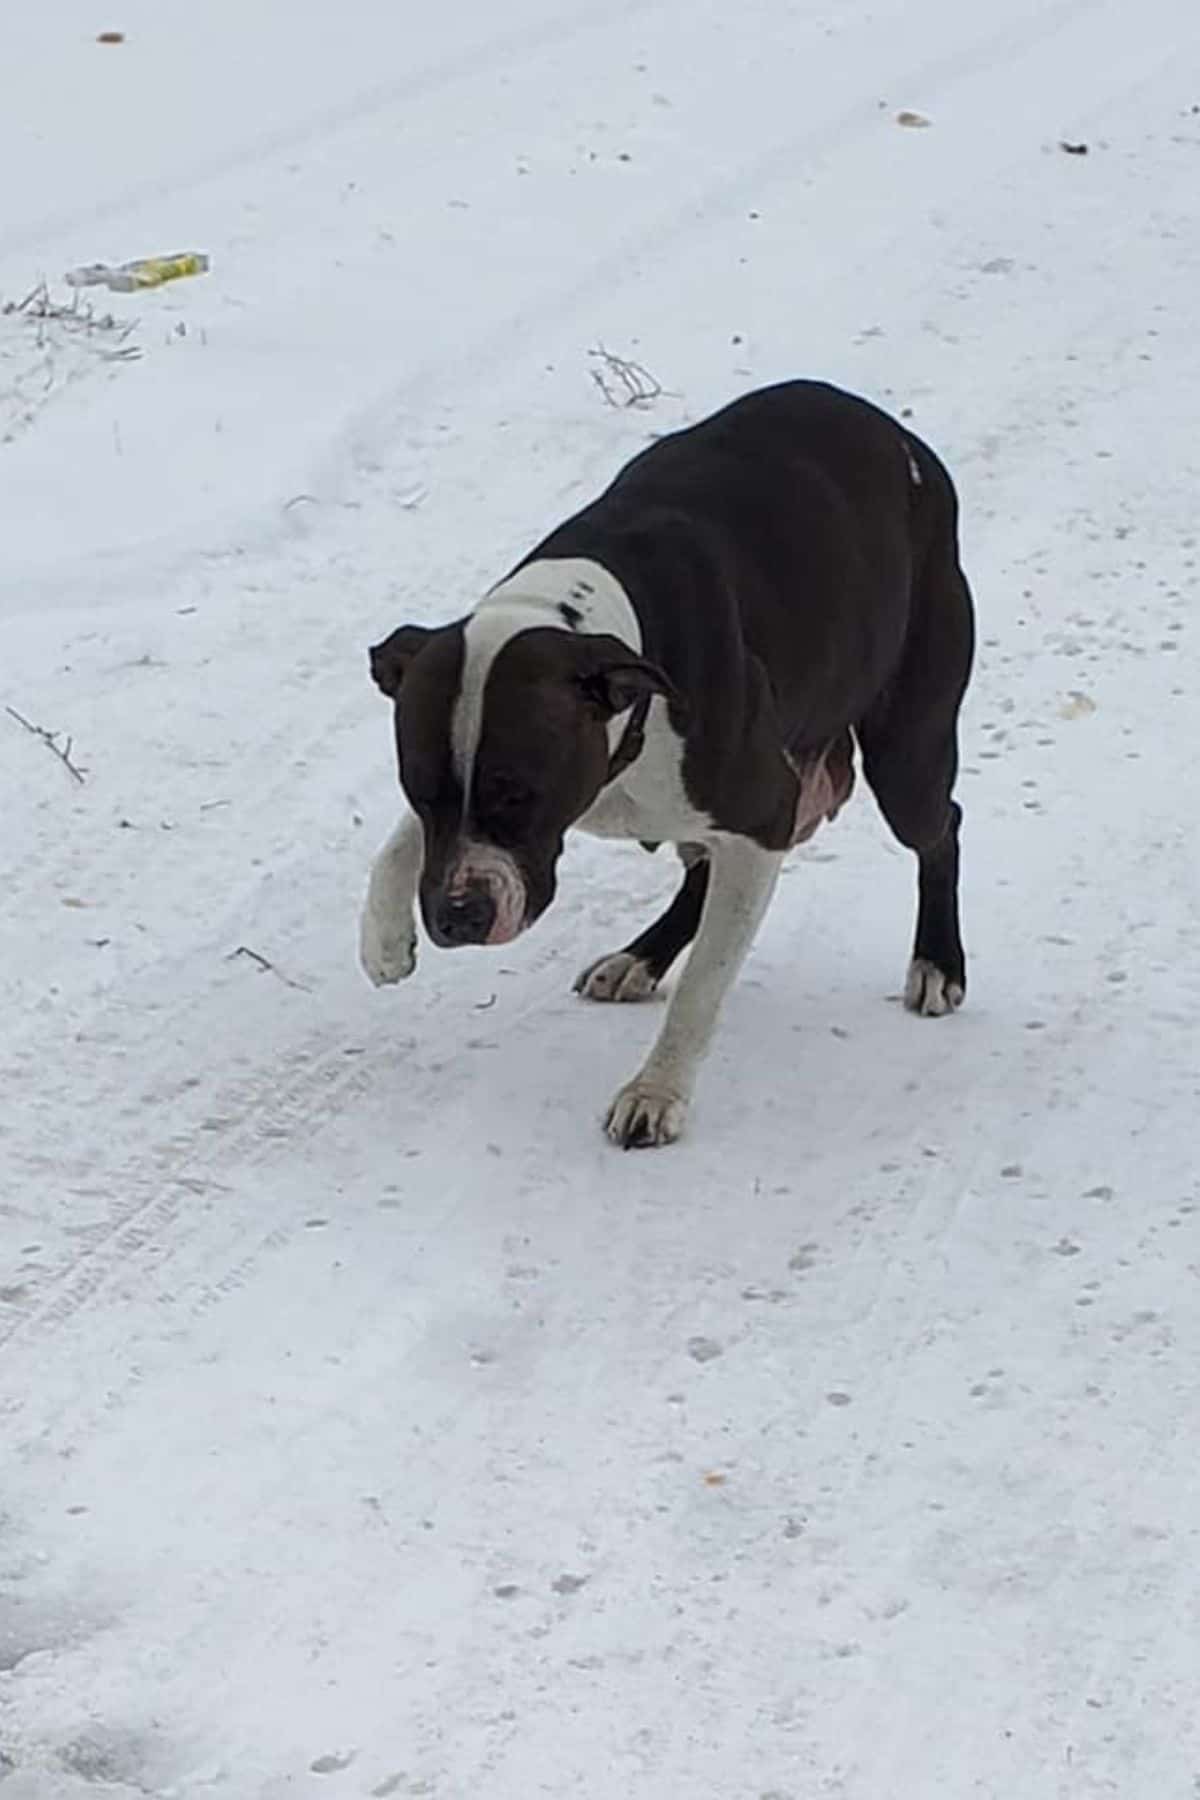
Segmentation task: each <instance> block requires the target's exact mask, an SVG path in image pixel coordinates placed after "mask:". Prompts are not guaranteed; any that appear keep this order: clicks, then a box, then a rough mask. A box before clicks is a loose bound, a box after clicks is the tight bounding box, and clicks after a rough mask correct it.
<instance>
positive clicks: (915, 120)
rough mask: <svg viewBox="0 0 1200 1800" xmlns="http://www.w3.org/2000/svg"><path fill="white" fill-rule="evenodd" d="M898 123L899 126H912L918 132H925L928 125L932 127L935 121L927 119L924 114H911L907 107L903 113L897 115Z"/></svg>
mask: <svg viewBox="0 0 1200 1800" xmlns="http://www.w3.org/2000/svg"><path fill="white" fill-rule="evenodd" d="M896 123H897V125H910V126H913V127H914V128H916V129H918V130H923V129H924V127H925V126H926V125H932V124H933V120H932V119H927V118H926V117H925V114H924V113H919V112H909V111H908V109H907V107H906V108H905V109H904V111H903V112H898V113H897V114H896Z"/></svg>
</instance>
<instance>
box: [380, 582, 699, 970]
mask: <svg viewBox="0 0 1200 1800" xmlns="http://www.w3.org/2000/svg"><path fill="white" fill-rule="evenodd" d="M528 621H529V613H528V610H527V609H516V608H513V609H509V608H507V607H501V606H496V607H488V608H485V609H481V612H480V614H479V615H477V616H476V617H473V618H472V619H470V620H468V621H466V623H465V625H464V624H457V625H450V626H446V627H444V628H443V629H442V630H440V631H426V630H423V629H422V628H421V627H419V626H405V627H402V628H401V630H400V631H398V632H394V633H393V634H392V636H391V637H390V638H388V639H387V640H386V641H385V642H384V643H383V644H380V645H377V646H376V647H375V649H374V650H373V651H372V653H371V666H372V672H373V674H374V676H375V679H376V681H377V682H378V683H379V685H380V687H382V688H383V689H384V692H385V693H388V694H390V695H391V696H392V697H393V698H394V699H395V702H396V741H397V749H398V754H399V761H400V779H401V785H402V786H403V787H404V790H405V792H406V793H407V795H408V798H409V800H410V802H411V803H412V806H413V810H414V811H415V812H416V813H417V815H418V817H419V818H420V821H421V826H422V831H423V835H424V852H425V853H424V862H423V869H422V875H421V886H420V902H421V912H422V916H423V918H424V920H425V926H426V929H427V931H428V932H429V935H430V937H431V938H432V939H433V941H434V942H435V943H437V944H441V945H443V946H445V947H453V946H457V945H461V944H504V943H510V942H511V941H512V939H513V938H515V937H516V936H517V935H518V934H519V933H520V932H521V931H523V930H525V929H526V928H527V927H528V926H529V925H531V924H532V923H533V921H534V920H535V919H537V918H538V917H540V915H541V914H542V913H543V912H544V911H545V910H546V908H547V907H548V906H549V904H550V902H551V900H552V899H553V898H554V892H555V884H556V871H557V865H558V859H559V856H560V855H561V853H562V846H563V837H564V834H565V833H566V831H567V829H568V828H569V827H570V826H571V825H572V824H574V822H575V821H576V820H577V819H578V818H580V817H581V816H582V815H583V814H584V813H585V812H586V811H587V810H588V808H589V807H590V806H591V804H592V802H593V801H594V800H595V798H596V795H597V794H598V793H599V791H600V789H601V787H602V786H603V784H604V781H605V778H606V776H607V773H608V767H609V755H610V745H609V726H610V724H611V722H612V720H613V719H614V718H615V717H616V716H617V715H618V714H619V713H621V712H623V711H625V710H626V709H627V708H628V707H630V706H632V705H633V704H634V702H635V701H636V700H637V699H638V698H639V697H640V696H642V695H647V694H652V693H665V692H667V688H668V684H667V682H666V680H665V678H664V677H663V676H662V675H661V674H660V673H659V671H657V670H656V669H654V668H653V667H652V666H651V665H650V664H648V663H646V662H644V661H643V660H642V659H641V658H640V657H638V656H637V655H636V654H635V653H634V652H632V651H631V650H629V649H628V647H627V646H626V645H624V644H622V643H621V642H620V640H619V639H616V638H612V637H609V636H607V635H604V634H590V633H589V634H581V633H577V632H573V631H570V630H567V629H562V628H556V627H553V626H546V625H541V624H534V625H532V626H531V625H530V624H529V622H528Z"/></svg>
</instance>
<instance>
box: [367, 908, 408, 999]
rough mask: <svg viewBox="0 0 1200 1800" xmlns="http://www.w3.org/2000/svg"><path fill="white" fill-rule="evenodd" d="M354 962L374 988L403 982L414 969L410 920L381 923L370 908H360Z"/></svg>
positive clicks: (393, 920)
mask: <svg viewBox="0 0 1200 1800" xmlns="http://www.w3.org/2000/svg"><path fill="white" fill-rule="evenodd" d="M358 960H359V962H360V963H361V964H362V966H363V969H364V971H365V972H366V974H367V976H368V977H369V979H370V980H371V981H373V982H374V984H375V986H376V987H389V986H390V985H391V984H392V983H393V982H395V981H404V980H406V979H407V977H408V976H409V975H411V974H412V972H413V970H414V969H415V968H416V966H417V929H416V926H415V925H414V924H413V921H412V919H411V917H410V918H407V919H400V920H395V919H387V920H384V919H381V918H380V917H379V915H378V913H376V912H374V911H373V910H372V909H371V907H369V906H366V907H364V908H363V915H362V921H361V923H360V925H359V933H358Z"/></svg>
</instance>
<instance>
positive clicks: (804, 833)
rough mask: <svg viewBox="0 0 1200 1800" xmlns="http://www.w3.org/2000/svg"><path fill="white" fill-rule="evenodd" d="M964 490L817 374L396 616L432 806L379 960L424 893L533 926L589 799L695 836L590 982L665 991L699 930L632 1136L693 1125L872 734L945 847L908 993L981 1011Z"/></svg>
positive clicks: (387, 911)
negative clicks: (693, 1103)
mask: <svg viewBox="0 0 1200 1800" xmlns="http://www.w3.org/2000/svg"><path fill="white" fill-rule="evenodd" d="M957 511H958V508H957V500H956V497H955V493H954V488H953V486H952V484H951V481H950V478H949V476H948V475H947V473H946V471H945V469H944V468H943V467H942V465H941V463H940V462H939V461H938V459H937V457H936V456H934V454H933V452H932V451H931V450H929V449H928V448H927V446H926V445H925V444H923V443H922V442H921V441H920V440H919V439H918V438H916V437H914V436H913V435H912V433H911V432H909V431H907V430H906V429H905V428H904V427H903V426H902V425H900V424H898V423H897V422H896V421H895V420H893V419H890V418H889V417H888V416H887V415H886V414H885V413H882V412H880V411H878V410H877V409H876V408H875V407H873V406H870V405H868V404H867V403H866V402H865V401H863V400H859V399H856V398H854V397H853V396H851V395H849V394H845V393H842V392H840V391H839V390H838V389H836V388H833V387H828V386H825V385H824V384H821V383H817V382H807V381H795V382H787V383H784V384H782V385H780V386H778V387H772V388H767V389H764V390H763V391H762V392H759V393H753V394H748V395H746V396H745V397H744V398H742V399H740V400H737V401H735V402H734V403H733V404H732V405H731V406H727V407H726V408H725V409H724V410H723V411H721V412H719V413H717V414H716V415H715V416H714V417H712V418H710V419H707V420H705V421H704V422H702V423H701V424H699V425H695V426H692V427H691V428H690V429H688V430H685V431H679V432H676V433H674V434H672V435H671V436H669V437H664V438H662V439H660V440H659V441H657V442H656V443H654V444H652V445H651V446H650V448H649V449H647V450H645V451H643V452H642V454H641V455H639V456H637V457H635V458H634V460H633V461H632V462H631V463H629V464H628V465H627V467H626V468H624V469H623V470H622V471H621V473H620V474H619V475H618V476H617V478H616V480H615V481H614V482H613V483H612V485H611V487H609V488H608V489H607V490H606V491H605V492H604V493H603V494H601V496H600V498H599V499H598V500H596V501H594V502H593V503H592V504H591V505H590V506H587V507H585V508H584V509H583V510H582V511H581V512H579V513H576V515H575V516H574V517H573V518H571V519H568V520H567V522H566V523H565V524H563V525H560V526H559V527H558V528H557V529H556V530H555V531H553V532H551V534H550V536H549V537H547V538H546V539H545V540H544V541H543V542H542V543H541V544H540V545H539V546H538V547H537V549H536V550H534V551H533V552H532V553H531V554H530V555H529V556H528V557H527V558H526V559H525V561H524V562H522V563H521V564H519V565H518V567H517V568H516V570H515V571H514V572H513V573H512V574H511V575H509V576H508V577H507V578H506V579H505V580H504V581H502V582H501V583H500V585H499V586H498V587H496V588H493V589H492V591H491V592H490V593H489V594H487V595H486V597H485V598H484V599H483V600H482V601H481V602H480V604H479V605H478V606H477V607H476V608H475V610H474V611H473V612H472V613H470V614H469V615H468V616H467V617H466V618H460V619H458V620H456V621H455V622H454V623H453V624H449V625H444V626H442V627H440V628H438V629H428V628H426V627H424V626H420V625H403V626H401V627H400V629H399V630H397V631H394V632H393V633H392V634H391V636H390V637H388V638H385V639H384V641H383V642H382V643H380V644H377V645H376V646H375V648H374V649H373V650H372V651H371V671H372V674H373V675H374V678H375V680H376V682H377V683H378V685H379V686H380V687H381V688H382V689H383V691H384V693H385V694H387V695H389V696H390V697H391V698H392V699H393V700H394V702H395V725H396V742H397V748H398V751H399V762H400V781H401V785H402V787H403V789H404V792H405V794H406V795H407V797H408V800H409V802H410V803H411V806H412V812H411V814H409V815H408V816H406V817H404V818H403V819H402V820H401V822H400V824H399V825H398V826H397V828H396V830H395V832H394V833H393V834H392V836H391V837H390V838H389V839H388V841H387V843H386V844H385V845H384V847H383V849H382V850H381V851H380V853H379V855H378V857H377V858H376V860H375V863H374V865H373V867H372V870H371V878H370V885H369V889H368V894H367V900H366V906H365V909H364V912H363V918H362V930H361V958H362V963H363V967H364V968H365V970H366V972H367V974H368V975H369V976H370V978H371V980H372V981H373V982H375V983H376V984H377V985H378V984H382V983H387V982H395V981H401V980H403V979H404V977H405V976H407V975H411V974H412V971H413V968H414V966H415V962H416V923H415V916H414V904H415V901H416V899H417V897H418V895H419V896H420V903H421V913H422V916H423V918H424V921H425V927H426V930H427V932H428V934H429V936H430V937H431V938H432V939H433V941H434V943H435V944H440V945H444V946H453V945H460V944H506V943H508V942H510V941H511V940H512V939H513V938H515V937H516V936H517V935H518V933H519V932H521V931H524V930H525V929H526V927H527V926H529V925H532V923H533V921H534V920H535V919H537V918H538V917H539V916H540V915H541V914H542V913H543V912H544V911H545V910H546V908H547V907H548V906H549V904H550V902H551V900H552V899H553V898H554V890H555V873H556V868H557V864H558V859H559V856H560V854H561V851H562V847H563V836H564V833H565V832H566V831H567V830H568V829H569V828H571V827H573V826H574V827H577V828H578V829H579V830H581V831H587V832H592V833H595V834H596V835H598V836H601V837H619V838H634V839H637V840H639V841H640V842H642V843H643V844H645V845H647V847H649V848H656V847H657V846H658V845H659V844H660V843H663V842H669V843H672V844H674V845H675V846H676V848H677V850H678V853H679V855H680V858H681V860H682V862H683V865H684V877H683V883H682V886H681V887H680V889H679V891H678V893H677V894H676V896H675V898H674V900H673V901H672V902H671V905H670V906H669V907H668V908H667V910H666V911H665V912H664V913H663V915H662V917H661V918H659V919H656V920H655V921H654V923H653V924H652V925H650V926H649V928H648V929H647V930H645V931H643V932H642V933H641V935H640V936H639V937H637V938H635V939H634V940H633V942H632V943H630V944H628V945H626V947H625V948H624V949H623V950H617V951H614V952H612V953H611V954H609V955H607V956H603V957H601V958H600V960H599V961H598V962H594V963H592V964H591V965H590V966H589V967H588V968H586V969H585V970H584V971H583V973H582V975H581V976H580V977H579V980H578V982H577V983H576V987H577V990H578V992H579V993H581V994H583V995H585V996H586V997H587V998H589V999H592V1000H641V999H644V998H646V997H647V996H648V995H649V994H651V993H653V991H654V989H655V988H656V987H657V985H658V983H659V982H660V981H661V980H662V978H663V976H664V975H665V974H666V972H667V970H668V969H669V968H670V966H671V964H672V963H673V962H674V961H675V959H676V958H677V957H678V956H679V954H680V952H681V951H682V950H683V949H684V948H685V947H686V946H687V945H688V944H690V943H691V942H692V940H693V939H695V947H694V949H693V951H692V954H691V956H690V958H689V959H688V962H687V965H686V967H685V969H684V972H683V974H682V976H681V977H680V979H679V982H678V985H677V986H676V988H675V991H674V994H673V995H672V997H671V1002H670V1005H669V1007H668V1009H667V1013H666V1016H665V1019H664V1021H663V1025H662V1029H661V1031H660V1032H659V1035H658V1039H657V1042H656V1043H655V1045H654V1047H653V1049H652V1050H651V1052H650V1054H649V1056H648V1057H647V1059H646V1062H645V1064H644V1066H643V1067H642V1069H641V1071H640V1072H639V1073H638V1074H637V1075H635V1076H634V1078H633V1080H632V1081H630V1082H629V1083H628V1084H627V1085H626V1086H625V1087H623V1088H622V1089H621V1091H620V1092H619V1093H618V1094H617V1096H616V1098H615V1100H614V1101H613V1103H612V1105H611V1106H610V1108H609V1110H608V1115H607V1122H606V1127H607V1131H608V1135H609V1136H610V1137H611V1138H612V1139H613V1141H614V1142H615V1143H617V1144H621V1145H624V1146H625V1147H627V1148H629V1147H632V1146H640V1145H652V1144H665V1143H669V1142H670V1141H671V1140H672V1139H673V1138H675V1137H677V1136H678V1135H679V1132H680V1130H681V1128H682V1126H683V1122H684V1115H685V1113H686V1110H687V1106H688V1102H689V1100H690V1099H691V1095H692V1089H693V1086H694V1084H695V1081H696V1075H697V1072H698V1070H699V1067H700V1064H701V1062H702V1060H703V1058H704V1056H705V1053H706V1051H707V1049H708V1046H709V1043H710V1041H711V1038H712V1035H713V1030H714V1027H715V1025H716V1022H717V1015H718V1013H719V1011H720V1007H721V1004H722V1001H723V1000H724V997H725V995H726V993H727V992H728V990H729V987H730V985H731V983H732V982H733V979H734V977H735V976H736V974H737V972H738V970H739V968H740V967H741V965H742V962H743V960H744V958H745V956H746V953H747V951H748V950H749V948H750V944H751V942H752V940H753V937H754V933H755V931H756V929H757V927H758V924H759V922H760V920H761V919H762V917H763V914H764V912H765V911H766V907H767V903H768V901H769V900H770V898H771V894H772V892H773V890H774V887H775V883H776V880H777V878H778V875H779V870H780V866H781V864H782V862H783V859H784V857H785V856H786V854H787V852H788V849H789V848H790V847H791V845H793V844H797V843H802V842H803V841H804V840H805V839H806V838H808V837H809V836H811V834H812V833H813V831H815V830H816V828H817V826H818V824H819V823H820V822H821V820H822V819H824V818H830V819H831V818H833V816H834V814H835V813H836V812H837V811H838V809H839V807H840V806H841V805H842V804H843V802H844V801H845V800H846V799H847V797H848V796H849V794H850V790H851V788H852V786H853V782H854V745H855V742H857V745H858V749H859V751H860V752H861V755H862V763H863V772H864V774H865V776H866V779H867V781H868V782H869V783H870V785H871V788H872V789H873V791H874V793H875V796H876V798H877V800H878V802H879V805H880V808H881V810H882V812H883V814H884V817H885V818H886V819H887V822H888V824H889V825H890V826H891V828H892V830H893V831H894V832H895V834H896V836H897V837H898V838H899V840H900V842H901V843H902V844H906V845H908V846H909V848H910V849H912V850H914V851H915V852H916V855H917V865H918V892H919V901H918V910H917V930H916V943H915V947H914V950H913V956H912V962H911V964H910V967H909V972H908V980H907V985H906V990H905V1000H906V1003H907V1005H908V1006H909V1008H910V1009H911V1010H912V1011H913V1012H915V1013H921V1014H924V1015H926V1016H930V1017H936V1016H938V1015H940V1014H944V1013H949V1012H951V1011H953V1010H954V1008H955V1007H957V1006H958V1005H959V1004H960V1002H961V1001H962V998H963V993H964V991H965V986H966V972H965V962H964V957H963V947H962V940H961V938H960V935H959V924H958V834H959V820H960V817H961V814H960V810H959V807H958V806H957V804H956V803H955V801H954V800H953V799H952V797H951V795H952V789H953V786H954V780H955V774H956V771H957V764H958V752H957V722H958V711H959V706H960V704H961V701H962V697H963V693H964V691H965V688H966V684H967V680H968V676H969V674H970V667H971V658H972V648H973V636H974V628H973V613H972V605H971V597H970V592H969V589H968V587H967V583H966V580H965V578H964V576H963V573H962V569H961V567H960V565H959V555H958V542H957Z"/></svg>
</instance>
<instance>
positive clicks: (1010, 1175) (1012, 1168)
mask: <svg viewBox="0 0 1200 1800" xmlns="http://www.w3.org/2000/svg"><path fill="white" fill-rule="evenodd" d="M1000 1173H1001V1175H1003V1177H1004V1179H1005V1181H1017V1180H1019V1178H1020V1177H1021V1176H1022V1175H1023V1174H1024V1173H1025V1171H1024V1169H1023V1168H1022V1167H1021V1165H1020V1163H1005V1165H1004V1167H1003V1168H1002V1169H1001V1171H1000Z"/></svg>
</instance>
